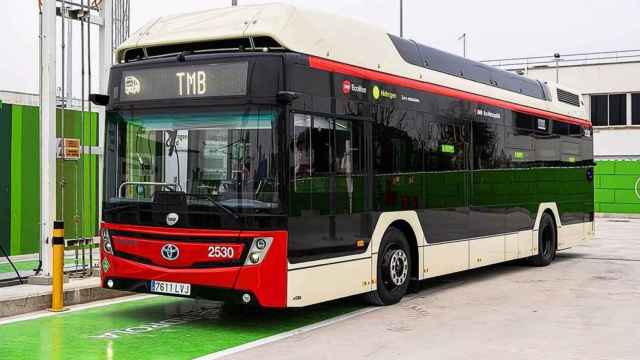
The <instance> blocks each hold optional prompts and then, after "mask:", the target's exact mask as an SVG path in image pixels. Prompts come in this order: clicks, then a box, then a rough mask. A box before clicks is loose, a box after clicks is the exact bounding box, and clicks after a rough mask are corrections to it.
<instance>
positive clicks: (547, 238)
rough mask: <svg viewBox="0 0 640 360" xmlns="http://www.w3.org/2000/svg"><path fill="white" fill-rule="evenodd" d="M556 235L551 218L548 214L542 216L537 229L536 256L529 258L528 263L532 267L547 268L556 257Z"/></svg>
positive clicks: (554, 225)
mask: <svg viewBox="0 0 640 360" xmlns="http://www.w3.org/2000/svg"><path fill="white" fill-rule="evenodd" d="M557 243H558V233H557V229H556V224H555V222H554V221H553V217H551V215H549V214H548V213H544V214H542V218H541V219H540V226H539V227H538V254H537V255H535V256H533V257H531V258H530V259H529V262H530V263H531V265H534V266H547V265H549V264H551V262H552V261H553V259H554V258H555V257H556V247H557Z"/></svg>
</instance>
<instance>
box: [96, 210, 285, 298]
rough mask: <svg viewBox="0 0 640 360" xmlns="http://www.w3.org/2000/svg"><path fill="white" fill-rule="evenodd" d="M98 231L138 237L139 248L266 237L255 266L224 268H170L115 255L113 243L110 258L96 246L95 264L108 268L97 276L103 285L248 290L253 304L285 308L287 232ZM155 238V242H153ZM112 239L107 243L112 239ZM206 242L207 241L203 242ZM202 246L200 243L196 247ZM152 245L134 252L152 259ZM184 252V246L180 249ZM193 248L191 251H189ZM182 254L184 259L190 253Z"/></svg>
mask: <svg viewBox="0 0 640 360" xmlns="http://www.w3.org/2000/svg"><path fill="white" fill-rule="evenodd" d="M103 228H104V229H109V230H110V231H119V232H126V233H127V236H128V237H127V239H128V241H130V240H131V238H134V239H139V240H140V243H141V244H148V243H149V242H150V241H153V242H158V243H160V244H164V243H172V244H178V246H182V244H185V245H189V243H187V242H183V240H182V239H184V237H191V238H199V239H200V240H199V241H206V244H208V245H212V246H215V245H217V244H219V243H221V242H222V243H224V242H225V241H229V239H232V240H233V239H237V240H242V239H246V240H250V239H253V238H255V237H272V238H273V241H272V243H271V246H270V247H269V249H268V251H267V253H266V255H265V256H264V258H263V259H262V262H260V263H259V264H257V265H244V264H238V263H236V264H233V265H232V266H225V265H224V264H220V265H219V266H216V267H208V268H192V267H184V268H172V267H170V266H167V264H165V263H163V262H161V261H157V260H156V259H155V258H154V259H153V263H145V262H141V261H137V258H136V257H132V256H126V257H125V256H119V255H121V254H119V253H118V246H117V243H114V249H115V254H116V255H112V254H109V253H106V252H105V251H104V247H103V246H101V247H100V249H101V250H100V253H101V260H102V261H104V259H107V261H108V264H109V265H108V270H107V271H106V272H105V271H104V270H103V271H101V273H100V276H101V279H102V283H103V286H105V282H106V280H107V279H110V278H111V279H128V280H137V281H149V280H159V281H170V282H178V283H187V284H192V285H193V286H201V287H206V288H212V289H217V290H233V291H236V292H242V291H245V292H249V293H251V294H253V295H254V296H255V298H256V300H257V302H258V303H259V304H260V305H261V306H264V307H286V299H287V294H286V289H287V232H286V231H227V230H201V229H175V228H159V227H144V226H129V225H122V224H106V223H105V224H103ZM159 236H160V238H158V237H159ZM113 237H114V236H113V235H112V239H113ZM209 241H210V242H209ZM200 244H202V243H200ZM156 247H157V246H153V249H147V250H151V251H142V250H143V249H142V248H140V254H132V255H136V256H137V255H140V256H141V257H142V255H144V256H145V257H148V256H150V255H149V254H151V253H152V252H153V255H154V256H155V255H156V254H155V253H156V252H158V250H157V249H156ZM184 248H185V249H189V247H188V246H184ZM192 248H197V247H192ZM247 250H248V249H247ZM188 251H189V250H185V251H184V252H185V253H184V254H181V256H182V255H184V256H186V257H188V256H193V254H189V253H188Z"/></svg>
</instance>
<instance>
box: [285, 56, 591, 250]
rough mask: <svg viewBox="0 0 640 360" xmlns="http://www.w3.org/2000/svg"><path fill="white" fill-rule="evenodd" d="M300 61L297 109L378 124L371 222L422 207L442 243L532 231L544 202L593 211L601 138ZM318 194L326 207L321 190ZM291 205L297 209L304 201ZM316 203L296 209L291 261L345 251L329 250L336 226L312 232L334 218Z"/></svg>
mask: <svg viewBox="0 0 640 360" xmlns="http://www.w3.org/2000/svg"><path fill="white" fill-rule="evenodd" d="M299 65H300V64H296V68H295V69H293V70H292V72H291V73H289V72H288V74H287V76H288V78H289V84H292V83H293V85H292V86H294V88H295V89H296V90H298V91H305V92H306V94H305V95H303V98H304V99H305V100H304V101H300V102H296V106H295V107H294V108H295V109H297V110H299V111H301V112H308V113H311V114H316V115H318V116H320V115H321V114H325V115H324V116H326V117H337V118H340V117H343V116H346V117H349V116H361V117H363V118H366V119H369V121H370V122H371V126H372V129H371V131H372V133H371V136H372V138H371V143H370V144H367V146H370V147H371V148H370V152H371V154H372V162H373V163H372V167H373V170H374V172H373V175H374V185H373V194H372V205H371V206H372V207H371V209H372V210H371V211H370V217H369V219H371V224H372V226H373V225H375V221H376V219H377V217H378V216H379V214H381V213H383V212H389V211H402V210H415V211H416V213H417V214H418V217H419V219H420V222H421V225H422V226H423V230H424V232H425V235H426V239H427V242H428V243H442V242H447V241H456V240H464V239H474V238H481V237H486V236H495V235H499V234H505V233H510V232H514V231H521V230H530V229H531V228H532V227H533V223H534V220H535V216H536V215H537V211H538V206H539V204H540V203H541V202H555V203H557V204H558V209H559V212H560V217H561V220H562V221H563V224H569V223H575V222H581V221H588V219H589V218H590V216H591V214H592V213H593V191H592V187H593V183H592V181H591V180H589V175H588V174H589V171H591V170H590V167H591V166H593V150H592V143H591V138H590V137H589V136H586V131H585V130H584V129H582V128H580V127H579V126H576V125H570V124H565V123H561V122H555V121H550V120H549V119H541V118H537V117H533V116H529V115H525V114H521V113H516V112H513V111H511V110H507V109H501V108H496V107H491V106H486V105H482V104H477V103H471V102H469V101H465V100H460V99H455V98H450V97H445V96H440V95H435V94H431V93H425V92H419V91H415V90H411V89H407V88H402V87H399V86H390V85H387V84H382V83H377V82H374V81H369V80H363V79H358V78H355V77H350V76H345V75H340V74H333V75H328V74H323V73H321V72H318V71H317V70H313V69H305V68H304V67H298V66H299ZM291 74H295V76H302V77H306V79H300V78H298V79H292V78H291ZM331 77H333V82H331V81H330V78H331ZM310 80H313V83H310V82H309V81H310ZM327 82H329V83H332V84H333V90H332V91H331V92H329V91H327V90H326V88H325V84H327ZM311 93H313V94H314V95H309V94H311ZM329 93H331V94H332V95H333V98H328V97H327V96H328V94H329ZM374 93H375V95H374ZM327 112H330V113H329V114H327ZM318 113H321V114H318ZM331 114H335V115H331ZM291 122H292V120H291V119H290V123H291ZM290 126H291V127H290V131H293V126H292V125H291V124H290ZM290 161H291V165H290V166H293V164H294V161H295V160H294V157H293V155H291V156H290ZM525 169H526V171H523V170H525ZM358 196H360V195H356V194H355V193H354V197H358ZM365 196H366V195H365ZM309 199H310V200H309V201H311V202H313V201H316V205H318V204H319V203H317V202H318V201H320V199H322V197H316V198H315V200H313V199H312V198H309ZM290 204H291V205H292V207H291V208H290V211H291V210H293V211H295V208H296V206H299V205H296V202H295V201H293V199H291V200H290ZM326 205H327V206H328V205H329V204H328V203H327V204H326ZM305 206H307V205H305ZM314 207H315V205H311V207H310V208H309V209H312V210H311V212H313V211H317V215H318V216H316V217H313V216H307V217H306V219H307V220H306V221H305V220H304V218H305V217H299V215H293V216H291V215H292V214H291V213H290V218H289V229H290V239H291V240H293V241H294V242H295V244H293V246H294V247H293V248H291V249H290V252H289V255H290V257H292V258H293V260H292V261H305V260H308V259H313V258H322V257H331V256H336V255H337V254H340V252H338V250H339V249H338V248H334V249H329V248H324V250H323V249H322V245H321V244H327V242H326V241H327V239H329V238H328V236H327V234H329V232H330V230H331V229H330V228H329V227H326V228H323V229H324V230H321V231H318V233H314V231H313V229H315V228H316V227H317V225H318V224H326V222H325V220H322V216H324V215H321V214H322V213H325V215H326V216H330V214H329V213H330V212H331V210H330V208H324V207H320V208H318V209H315V210H313V209H314ZM323 209H324V210H323ZM362 211H365V212H366V211H367V210H366V209H365V208H363V209H362ZM307 215H311V213H308V214H307ZM354 215H357V212H354ZM314 219H315V220H314ZM354 219H355V218H354ZM318 221H319V222H318ZM316 222H318V224H316ZM296 224H297V225H296ZM305 224H307V225H308V226H306V227H305ZM354 224H355V223H354ZM322 226H324V225H322ZM296 234H301V235H300V236H301V237H300V238H299V239H294V237H296ZM321 237H324V239H321ZM342 250H344V251H345V252H342V254H346V253H348V251H347V250H348V248H347V247H344V248H342ZM303 255H307V257H305V256H303Z"/></svg>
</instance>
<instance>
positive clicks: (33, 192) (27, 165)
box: [0, 103, 98, 255]
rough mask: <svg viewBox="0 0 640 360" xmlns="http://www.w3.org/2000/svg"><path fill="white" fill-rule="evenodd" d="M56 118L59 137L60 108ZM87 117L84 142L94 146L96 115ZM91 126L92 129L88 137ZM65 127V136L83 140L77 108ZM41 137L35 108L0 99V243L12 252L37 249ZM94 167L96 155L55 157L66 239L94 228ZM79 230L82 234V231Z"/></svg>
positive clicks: (90, 233)
mask: <svg viewBox="0 0 640 360" xmlns="http://www.w3.org/2000/svg"><path fill="white" fill-rule="evenodd" d="M57 116H58V118H57V134H58V137H61V136H62V122H61V113H60V111H58V114H57ZM85 118H86V119H85V126H84V130H85V137H84V138H85V142H86V143H85V144H83V145H85V146H96V145H97V143H98V142H97V138H98V135H97V134H98V121H97V114H96V113H94V114H93V115H92V116H91V117H90V116H89V114H88V113H86V114H85ZM89 124H91V125H92V127H91V128H92V130H93V131H92V132H91V136H89V129H90V127H89ZM64 125H65V126H64V137H68V138H78V139H80V138H81V134H82V132H81V130H82V114H81V112H79V111H73V110H66V111H65V120H64ZM39 139H40V127H39V110H38V108H37V107H33V106H26V105H15V104H2V103H0V245H2V247H3V248H5V249H6V250H7V251H8V252H9V253H10V254H11V255H21V254H30V253H35V252H38V250H39V239H40V226H39V222H40V145H39ZM83 164H84V166H83ZM97 169H98V158H97V156H95V155H93V156H91V157H89V155H84V156H83V157H82V159H81V160H75V161H73V160H71V161H63V160H58V161H57V172H58V183H57V184H56V188H57V208H58V212H57V213H58V217H59V218H62V219H63V220H64V221H65V236H66V237H67V238H69V239H71V238H79V237H82V236H84V237H88V236H93V235H95V234H96V232H97V226H98V218H97V196H96V195H97V193H98V171H97ZM63 187H64V191H63ZM63 193H64V211H63V209H62V208H63V206H62V204H63V198H62V194H63ZM82 205H84V208H83V207H82ZM80 219H82V222H80ZM83 228H84V233H83V232H82V231H81V230H82V229H83Z"/></svg>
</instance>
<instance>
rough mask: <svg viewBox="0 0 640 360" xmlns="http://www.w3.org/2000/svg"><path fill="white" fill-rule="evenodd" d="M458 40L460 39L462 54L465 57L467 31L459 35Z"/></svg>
mask: <svg viewBox="0 0 640 360" xmlns="http://www.w3.org/2000/svg"><path fill="white" fill-rule="evenodd" d="M458 40H462V56H463V57H467V33H463V34H462V35H460V37H459V38H458Z"/></svg>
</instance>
